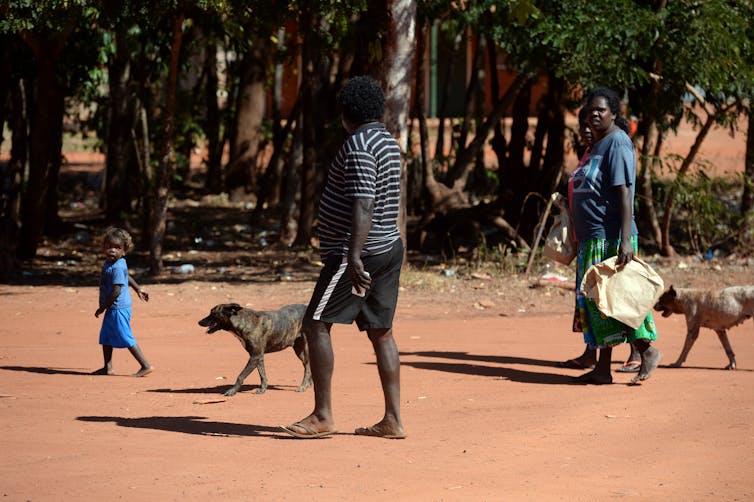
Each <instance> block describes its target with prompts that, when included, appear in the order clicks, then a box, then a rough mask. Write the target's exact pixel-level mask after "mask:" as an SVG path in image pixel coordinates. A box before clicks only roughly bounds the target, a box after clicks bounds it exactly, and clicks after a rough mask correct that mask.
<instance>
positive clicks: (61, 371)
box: [0, 366, 92, 375]
mask: <svg viewBox="0 0 754 502" xmlns="http://www.w3.org/2000/svg"><path fill="white" fill-rule="evenodd" d="M0 370H5V371H26V372H29V373H39V374H41V375H91V374H92V372H91V371H83V370H79V369H73V368H48V367H44V366H0Z"/></svg>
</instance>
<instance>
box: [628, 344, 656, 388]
mask: <svg viewBox="0 0 754 502" xmlns="http://www.w3.org/2000/svg"><path fill="white" fill-rule="evenodd" d="M660 359H662V352H660V351H659V350H657V349H656V348H654V347H649V348H648V349H647V350H645V351H644V353H643V354H642V355H641V369H640V370H639V374H638V375H636V376H635V377H634V378H633V379H632V380H631V383H633V384H638V383H641V382H643V381H644V380H647V379H648V378H649V377H651V376H652V372H653V371H654V370H655V369H657V366H658V365H659V364H660Z"/></svg>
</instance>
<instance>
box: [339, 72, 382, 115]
mask: <svg viewBox="0 0 754 502" xmlns="http://www.w3.org/2000/svg"><path fill="white" fill-rule="evenodd" d="M338 102H339V103H340V110H341V112H342V113H343V115H344V116H345V117H346V118H347V119H348V120H350V121H351V122H354V123H355V124H359V125H361V124H364V123H366V122H371V121H373V120H379V119H380V118H382V116H383V115H384V114H385V94H384V93H383V92H382V88H381V87H380V86H379V84H377V82H375V81H374V79H372V78H371V77H367V76H363V75H362V76H358V77H352V78H350V79H349V80H348V82H346V85H345V86H343V89H341V91H340V95H339V96H338Z"/></svg>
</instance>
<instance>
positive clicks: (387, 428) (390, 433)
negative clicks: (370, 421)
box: [354, 419, 406, 439]
mask: <svg viewBox="0 0 754 502" xmlns="http://www.w3.org/2000/svg"><path fill="white" fill-rule="evenodd" d="M354 434H356V435H357V436H374V437H381V438H385V439H405V438H406V433H405V432H403V427H401V426H400V425H397V424H394V423H392V422H388V421H387V420H384V419H383V420H382V421H380V422H378V423H376V424H374V425H372V426H371V427H359V428H358V429H356V430H355V431H354Z"/></svg>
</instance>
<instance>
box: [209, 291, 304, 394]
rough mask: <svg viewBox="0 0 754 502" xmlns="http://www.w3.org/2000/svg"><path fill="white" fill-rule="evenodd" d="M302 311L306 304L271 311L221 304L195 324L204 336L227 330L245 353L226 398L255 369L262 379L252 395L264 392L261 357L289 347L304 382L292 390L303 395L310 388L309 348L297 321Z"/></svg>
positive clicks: (302, 313)
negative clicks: (300, 365)
mask: <svg viewBox="0 0 754 502" xmlns="http://www.w3.org/2000/svg"><path fill="white" fill-rule="evenodd" d="M305 311H306V305H301V304H296V305H286V306H285V307H282V308H281V309H279V310H274V311H262V310H252V309H247V308H243V307H241V306H240V305H238V304H237V303H222V304H220V305H216V306H215V307H213V308H212V310H211V311H210V313H209V315H208V316H207V317H205V318H204V319H202V320H201V321H199V326H203V327H205V328H207V333H214V332H215V331H218V330H221V329H222V330H225V331H230V332H231V333H233V334H234V335H235V336H236V338H238V340H239V341H240V342H241V345H243V348H244V349H246V352H248V353H249V362H248V363H246V366H245V367H244V369H243V370H241V373H240V374H239V375H238V378H237V379H236V384H235V385H234V386H233V387H231V388H230V389H228V390H227V391H226V392H225V395H226V396H232V395H234V394H235V393H236V392H238V391H239V390H240V389H241V385H243V381H244V380H245V379H246V377H247V376H249V374H250V373H251V372H252V371H254V368H259V376H260V377H261V379H262V384H261V386H260V387H259V388H258V389H257V390H256V393H257V394H262V393H264V392H265V391H266V390H267V374H266V373H265V371H264V354H265V353H267V352H278V351H280V350H283V349H286V348H288V347H293V350H294V351H295V352H296V355H297V356H298V358H299V359H301V362H302V363H303V365H304V379H303V380H302V381H301V385H299V386H298V388H297V389H296V391H297V392H303V391H305V390H306V389H308V388H309V387H311V386H312V372H311V368H310V367H309V348H308V346H307V344H306V337H305V336H304V335H303V333H301V321H302V319H303V318H304V312H305Z"/></svg>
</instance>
